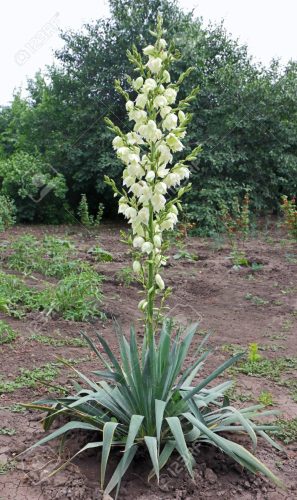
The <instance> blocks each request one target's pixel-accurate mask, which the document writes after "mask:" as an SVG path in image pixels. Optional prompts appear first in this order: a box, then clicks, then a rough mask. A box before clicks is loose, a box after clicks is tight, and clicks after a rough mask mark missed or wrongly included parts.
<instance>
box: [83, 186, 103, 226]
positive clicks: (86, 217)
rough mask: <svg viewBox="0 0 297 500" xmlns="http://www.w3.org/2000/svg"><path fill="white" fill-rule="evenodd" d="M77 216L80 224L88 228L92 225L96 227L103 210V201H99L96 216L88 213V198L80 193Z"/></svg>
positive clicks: (99, 222)
mask: <svg viewBox="0 0 297 500" xmlns="http://www.w3.org/2000/svg"><path fill="white" fill-rule="evenodd" d="M77 212H78V216H79V219H80V222H81V223H82V225H83V226H84V227H86V228H88V229H91V228H92V227H96V226H97V227H98V226H99V225H100V224H101V220H102V217H103V212H104V205H103V203H99V205H98V210H97V214H96V217H95V218H94V216H93V215H90V213H89V206H88V200H87V197H86V195H85V194H82V195H81V200H80V203H79V206H78V210H77Z"/></svg>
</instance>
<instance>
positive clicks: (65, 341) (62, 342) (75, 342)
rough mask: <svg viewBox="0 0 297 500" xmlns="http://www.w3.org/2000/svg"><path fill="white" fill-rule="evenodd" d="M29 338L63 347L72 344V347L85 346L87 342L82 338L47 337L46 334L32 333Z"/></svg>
mask: <svg viewBox="0 0 297 500" xmlns="http://www.w3.org/2000/svg"><path fill="white" fill-rule="evenodd" d="M30 340H35V341H36V342H39V343H40V344H44V345H51V346H53V347H63V346H73V347H86V346H87V345H88V344H87V342H86V341H85V340H84V339H83V338H70V337H63V336H62V335H60V338H55V337H48V336H46V335H38V334H33V335H31V337H30Z"/></svg>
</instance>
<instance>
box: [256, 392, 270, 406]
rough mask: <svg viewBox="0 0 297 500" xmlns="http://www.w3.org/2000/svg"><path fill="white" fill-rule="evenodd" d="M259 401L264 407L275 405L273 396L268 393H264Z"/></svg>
mask: <svg viewBox="0 0 297 500" xmlns="http://www.w3.org/2000/svg"><path fill="white" fill-rule="evenodd" d="M258 399H259V403H261V404H262V405H264V406H272V405H273V404H274V401H273V395H272V394H271V392H268V391H262V392H261V394H260V396H259V398H258Z"/></svg>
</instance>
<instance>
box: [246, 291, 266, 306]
mask: <svg viewBox="0 0 297 500" xmlns="http://www.w3.org/2000/svg"><path fill="white" fill-rule="evenodd" d="M244 298H245V299H246V300H249V301H250V302H251V303H252V304H254V305H255V306H266V305H267V304H269V300H266V299H263V298H262V297H259V296H258V295H253V294H251V293H247V294H246V295H245V297H244Z"/></svg>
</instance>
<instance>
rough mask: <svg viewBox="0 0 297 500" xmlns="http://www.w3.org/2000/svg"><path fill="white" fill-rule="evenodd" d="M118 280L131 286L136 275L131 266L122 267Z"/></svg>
mask: <svg viewBox="0 0 297 500" xmlns="http://www.w3.org/2000/svg"><path fill="white" fill-rule="evenodd" d="M115 276H116V279H117V280H118V281H119V282H120V283H123V284H124V285H126V286H129V285H131V283H133V281H134V279H135V275H134V272H133V269H132V267H131V266H126V267H122V269H119V271H117V272H116V275H115Z"/></svg>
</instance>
